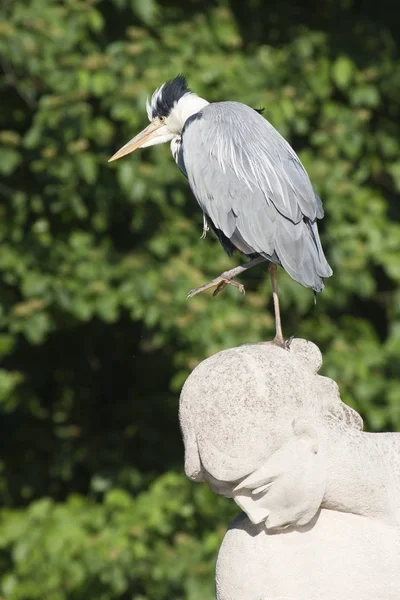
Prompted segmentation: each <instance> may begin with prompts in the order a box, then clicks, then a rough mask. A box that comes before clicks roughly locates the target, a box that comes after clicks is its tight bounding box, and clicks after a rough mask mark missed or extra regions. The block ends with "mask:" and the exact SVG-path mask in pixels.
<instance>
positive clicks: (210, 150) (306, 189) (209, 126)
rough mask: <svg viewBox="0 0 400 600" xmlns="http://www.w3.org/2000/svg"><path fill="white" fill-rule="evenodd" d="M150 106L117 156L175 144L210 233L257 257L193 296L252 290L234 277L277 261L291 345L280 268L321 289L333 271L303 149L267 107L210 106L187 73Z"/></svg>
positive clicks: (278, 336)
mask: <svg viewBox="0 0 400 600" xmlns="http://www.w3.org/2000/svg"><path fill="white" fill-rule="evenodd" d="M146 108H147V115H148V118H149V121H150V125H149V126H148V127H146V129H144V130H143V131H142V132H141V133H139V134H138V135H136V136H135V137H134V138H132V139H131V140H130V141H129V142H128V143H127V144H125V145H124V146H123V147H122V148H121V149H120V150H118V152H116V153H115V154H114V155H113V156H112V157H111V158H110V161H113V160H117V159H119V158H121V157H122V156H125V155H126V154H129V153H130V152H133V151H134V150H136V149H137V148H146V147H148V146H152V145H154V144H162V143H164V142H171V151H172V154H173V157H174V159H175V161H176V163H177V165H178V167H179V168H180V170H181V171H182V173H183V174H184V175H185V176H186V177H187V179H188V181H189V185H190V187H191V189H192V192H193V194H194V196H195V197H196V199H197V202H198V203H199V205H200V208H201V210H202V211H203V237H204V236H205V235H206V233H207V231H208V229H209V228H211V229H212V230H213V231H214V232H215V234H216V235H217V237H218V239H219V241H220V243H221V245H222V246H223V248H224V249H225V251H226V252H227V253H228V254H229V255H230V254H231V253H232V252H233V250H235V249H237V250H239V251H240V252H241V253H242V254H244V255H246V256H248V257H249V258H250V260H249V261H248V262H247V263H245V264H243V265H240V266H238V267H235V268H234V269H231V270H229V271H226V272H224V273H222V274H221V275H220V276H219V277H217V278H216V279H213V280H212V281H210V282H209V283H206V284H204V285H202V286H200V287H198V288H196V289H194V290H191V291H190V292H189V294H188V296H189V297H192V296H194V295H195V294H198V293H199V292H202V291H204V290H207V289H210V288H213V287H215V291H214V295H216V294H218V293H219V292H220V291H221V290H222V289H223V288H224V287H225V286H226V285H228V284H229V285H233V286H235V287H237V288H238V289H239V290H240V291H242V292H244V287H243V285H242V284H241V283H239V282H237V281H236V280H235V279H234V277H236V276H237V275H239V274H240V273H243V272H244V271H246V270H247V269H250V268H251V267H253V266H254V265H256V264H259V263H261V262H263V261H269V268H270V275H271V281H272V290H273V303H274V312H275V326H276V335H275V338H274V342H275V343H277V344H279V345H283V346H284V345H285V342H284V338H283V334H282V327H281V319H280V310H279V298H278V291H277V273H276V271H277V265H281V266H282V267H283V268H284V269H285V270H286V271H287V272H288V273H289V275H291V277H292V278H293V279H294V280H295V281H297V282H299V283H301V284H302V285H304V286H306V287H310V288H312V289H313V290H314V293H316V292H320V291H321V290H322V289H323V288H324V278H326V277H329V276H330V275H332V269H331V268H330V266H329V264H328V262H327V260H326V258H325V255H324V252H323V249H322V246H321V241H320V238H319V234H318V228H317V219H321V218H322V217H323V216H324V211H323V208H322V202H321V200H320V198H319V197H318V195H317V194H316V192H315V190H314V188H313V186H312V184H311V181H310V179H309V177H308V175H307V172H306V170H305V169H304V167H303V165H302V164H301V162H300V160H299V158H298V156H297V154H296V153H295V151H294V150H293V149H292V148H291V146H290V145H289V144H288V142H286V140H285V139H284V138H283V137H282V136H281V135H280V134H279V133H278V131H277V130H276V129H275V128H274V127H273V126H272V125H271V123H269V122H268V121H267V120H266V119H264V117H262V116H261V114H259V111H257V110H254V109H252V108H250V107H249V106H247V105H245V104H241V103H240V102H213V103H209V102H207V100H204V98H201V97H200V96H198V95H197V94H195V93H193V92H192V91H191V90H190V89H189V88H188V86H187V83H186V78H185V77H184V76H183V75H178V76H177V77H175V78H174V79H171V80H170V81H167V82H165V83H163V84H162V85H161V87H159V88H158V89H156V91H155V92H154V93H153V95H152V97H151V100H150V101H149V100H147V103H146Z"/></svg>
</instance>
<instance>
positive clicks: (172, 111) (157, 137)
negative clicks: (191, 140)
mask: <svg viewBox="0 0 400 600" xmlns="http://www.w3.org/2000/svg"><path fill="white" fill-rule="evenodd" d="M207 104H208V102H207V100H204V98H200V97H199V96H198V95H197V94H194V93H193V92H191V91H190V90H189V88H188V87H187V83H186V78H185V77H184V75H178V76H177V77H175V78H174V79H171V80H170V81H166V82H165V83H163V84H162V85H161V86H160V87H159V88H157V89H156V91H155V92H154V93H153V95H152V97H151V100H147V102H146V110H147V116H148V117H149V121H150V125H149V126H148V127H146V129H144V130H143V131H141V132H140V133H139V134H138V135H136V136H135V137H134V138H132V139H131V140H129V142H128V143H127V144H125V145H124V146H122V148H120V150H118V152H116V153H115V154H114V155H113V156H112V157H111V158H110V160H109V162H111V161H113V160H117V159H118V158H122V156H125V155H126V154H130V153H131V152H133V151H134V150H137V148H147V147H148V146H154V145H155V144H163V143H164V142H170V141H171V140H173V139H175V138H176V137H179V136H180V135H181V133H182V129H183V126H184V125H185V121H186V120H187V119H188V118H189V117H191V116H192V115H194V114H196V113H197V112H199V110H201V109H202V108H204V106H206V105H207Z"/></svg>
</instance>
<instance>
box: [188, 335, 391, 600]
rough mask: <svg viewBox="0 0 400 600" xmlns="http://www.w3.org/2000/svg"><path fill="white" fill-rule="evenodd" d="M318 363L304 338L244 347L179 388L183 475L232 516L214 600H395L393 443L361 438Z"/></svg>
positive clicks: (354, 417)
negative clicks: (221, 500)
mask: <svg viewBox="0 0 400 600" xmlns="http://www.w3.org/2000/svg"><path fill="white" fill-rule="evenodd" d="M321 364H322V357H321V353H320V351H319V349H318V348H317V347H316V346H315V345H314V344H312V343H310V342H307V341H305V340H293V341H292V343H291V345H290V348H289V350H285V349H283V348H280V347H278V346H275V345H273V344H252V345H245V346H241V347H239V348H233V349H230V350H225V351H223V352H220V353H219V354H216V355H214V356H212V357H210V358H208V359H207V360H205V361H203V362H202V363H201V364H200V365H199V366H198V367H197V368H196V369H195V370H194V371H193V373H192V374H191V375H190V376H189V377H188V379H187V381H186V383H185V385H184V387H183V390H182V394H181V400H180V422H181V429H182V434H183V439H184V444H185V472H186V475H187V476H188V477H189V478H190V479H193V480H194V481H205V482H207V483H208V484H209V485H210V486H211V488H212V489H213V490H214V491H215V492H216V493H218V494H221V495H223V496H227V497H229V498H233V499H234V500H235V502H236V503H237V504H238V505H239V507H240V508H241V509H242V510H243V513H242V514H241V515H239V517H237V519H235V521H234V522H233V523H232V524H231V525H230V527H229V529H228V531H227V533H226V535H225V538H224V540H223V543H222V546H221V549H220V552H219V556H218V560H217V572H216V587H217V599H218V600H400V434H397V433H386V434H385V433H383V434H377V433H374V434H371V433H365V432H363V430H362V429H363V423H362V419H361V417H360V416H359V415H358V413H357V412H355V411H354V410H353V409H351V408H350V407H348V406H347V405H345V404H344V403H343V402H342V401H341V399H340V395H339V390H338V386H337V385H336V383H335V382H334V381H333V380H331V379H328V378H327V377H322V376H320V375H318V370H319V369H320V367H321Z"/></svg>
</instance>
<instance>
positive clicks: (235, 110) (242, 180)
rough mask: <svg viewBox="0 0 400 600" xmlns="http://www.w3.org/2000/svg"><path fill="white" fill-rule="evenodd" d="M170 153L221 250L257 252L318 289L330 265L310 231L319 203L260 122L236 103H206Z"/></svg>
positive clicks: (291, 155) (284, 146)
mask: <svg viewBox="0 0 400 600" xmlns="http://www.w3.org/2000/svg"><path fill="white" fill-rule="evenodd" d="M173 154H174V158H175V160H176V162H177V164H178V166H179V168H180V169H181V171H182V172H183V173H184V174H185V175H186V176H187V178H188V181H189V184H190V187H191V189H192V191H193V193H194V195H195V197H196V199H197V201H198V203H199V205H200V207H201V209H202V210H203V213H204V214H205V215H206V216H207V220H208V222H209V223H210V225H211V226H212V227H213V229H214V230H215V231H216V232H217V235H218V233H219V234H220V235H219V237H220V241H221V242H222V244H223V246H224V247H225V249H226V250H227V251H229V250H230V249H231V248H232V247H236V248H238V249H239V250H240V251H241V252H243V253H244V254H246V255H250V256H254V255H261V256H263V257H265V258H267V259H268V260H270V261H272V262H274V263H276V264H279V265H282V266H283V267H284V269H285V270H286V271H287V272H288V273H289V274H290V275H291V276H292V277H293V279H295V280H296V281H298V282H299V283H301V284H303V285H305V286H307V287H311V288H313V289H314V290H315V291H321V290H322V289H323V287H324V283H323V279H324V278H325V277H329V276H330V275H331V274H332V270H331V268H330V266H329V265H328V263H327V261H326V258H325V256H324V252H323V250H322V246H321V242H320V239H319V234H318V228H317V219H320V218H322V217H323V214H324V213H323V208H322V203H321V200H320V199H319V197H318V196H317V194H316V193H315V191H314V189H313V187H312V184H311V182H310V179H309V177H308V175H307V173H306V171H305V169H304V167H303V165H302V164H301V162H300V160H299V158H298V157H297V155H296V153H295V152H294V150H293V149H292V148H291V147H290V146H289V144H288V143H287V142H286V141H285V139H284V138H283V137H282V136H281V135H280V134H279V133H278V132H277V131H276V129H274V127H273V126H272V125H271V124H270V123H269V122H268V121H267V120H266V119H264V118H263V117H262V116H261V115H260V114H259V113H258V112H256V111H255V110H253V109H252V108H250V107H248V106H246V105H244V104H241V103H239V102H218V103H212V104H208V105H207V106H205V107H204V108H202V109H201V110H200V111H199V112H198V113H196V114H195V115H193V116H192V117H189V118H188V119H187V121H186V123H185V126H184V128H183V131H182V135H181V139H180V140H179V139H178V140H177V142H176V144H175V147H174V148H173ZM224 242H225V243H224Z"/></svg>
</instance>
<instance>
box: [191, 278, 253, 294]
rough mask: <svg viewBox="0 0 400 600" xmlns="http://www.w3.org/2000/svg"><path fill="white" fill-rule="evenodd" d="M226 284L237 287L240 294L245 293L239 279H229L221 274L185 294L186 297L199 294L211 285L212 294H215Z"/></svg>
mask: <svg viewBox="0 0 400 600" xmlns="http://www.w3.org/2000/svg"><path fill="white" fill-rule="evenodd" d="M227 285H232V286H233V287H235V288H237V289H238V290H239V292H240V293H241V294H244V293H245V289H244V285H243V284H242V283H239V281H236V280H235V279H229V278H227V277H223V276H222V275H221V276H220V277H217V279H213V280H212V281H210V282H209V283H205V284H204V285H200V286H199V287H197V288H194V289H193V290H190V292H189V293H188V295H187V298H193V296H196V294H200V292H205V291H206V290H209V289H211V288H213V287H215V290H214V292H213V296H217V295H218V294H219V293H220V292H222V290H223V289H224V288H225V287H226V286H227Z"/></svg>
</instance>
